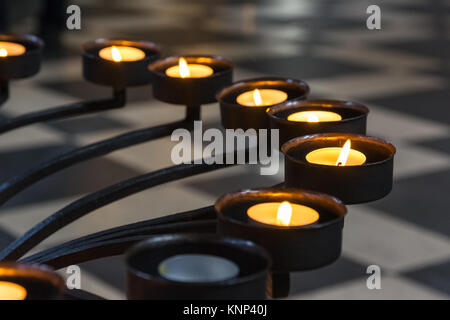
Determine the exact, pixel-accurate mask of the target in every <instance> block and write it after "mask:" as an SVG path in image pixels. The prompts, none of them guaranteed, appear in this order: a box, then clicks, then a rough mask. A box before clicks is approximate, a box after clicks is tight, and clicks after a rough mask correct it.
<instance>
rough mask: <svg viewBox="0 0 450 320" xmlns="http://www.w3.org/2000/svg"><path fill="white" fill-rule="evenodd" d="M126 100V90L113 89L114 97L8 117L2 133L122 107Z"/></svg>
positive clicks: (1, 130) (3, 122) (0, 123)
mask: <svg viewBox="0 0 450 320" xmlns="http://www.w3.org/2000/svg"><path fill="white" fill-rule="evenodd" d="M125 102H126V93H125V90H116V89H113V97H112V98H107V99H100V100H92V101H82V102H77V103H72V104H69V105H65V106H60V107H54V108H49V109H45V110H40V111H35V112H30V113H27V114H24V115H21V116H18V117H15V118H10V119H7V120H5V121H2V122H0V134H2V133H5V132H8V131H11V130H14V129H17V128H21V127H24V126H27V125H30V124H33V123H37V122H44V121H50V120H56V119H64V118H68V117H73V116H79V115H83V114H90V113H95V112H100V111H105V110H111V109H117V108H121V107H123V106H125Z"/></svg>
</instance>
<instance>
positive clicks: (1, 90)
mask: <svg viewBox="0 0 450 320" xmlns="http://www.w3.org/2000/svg"><path fill="white" fill-rule="evenodd" d="M8 98H9V83H8V81H5V80H0V106H1V105H2V104H4V103H5V102H6V101H7V100H8Z"/></svg>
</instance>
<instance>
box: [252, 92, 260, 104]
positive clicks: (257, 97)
mask: <svg viewBox="0 0 450 320" xmlns="http://www.w3.org/2000/svg"><path fill="white" fill-rule="evenodd" d="M253 102H254V103H255V106H260V105H262V98H261V93H260V92H259V90H258V89H255V90H253Z"/></svg>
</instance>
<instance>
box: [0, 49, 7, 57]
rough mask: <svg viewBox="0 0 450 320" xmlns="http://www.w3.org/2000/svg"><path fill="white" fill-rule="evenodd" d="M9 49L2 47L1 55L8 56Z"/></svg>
mask: <svg viewBox="0 0 450 320" xmlns="http://www.w3.org/2000/svg"><path fill="white" fill-rule="evenodd" d="M7 56H8V51H7V50H6V49H5V48H1V49H0V57H7Z"/></svg>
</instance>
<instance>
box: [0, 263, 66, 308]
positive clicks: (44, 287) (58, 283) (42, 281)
mask: <svg viewBox="0 0 450 320" xmlns="http://www.w3.org/2000/svg"><path fill="white" fill-rule="evenodd" d="M0 281H6V282H11V283H14V284H17V285H20V286H21V287H23V288H24V289H25V290H26V296H25V300H57V299H61V298H62V295H63V292H64V287H65V283H64V280H63V279H62V278H61V277H60V276H59V275H57V274H56V273H54V272H53V270H51V269H50V268H49V267H46V266H44V265H37V264H22V263H12V262H7V263H5V262H3V263H0Z"/></svg>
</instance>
